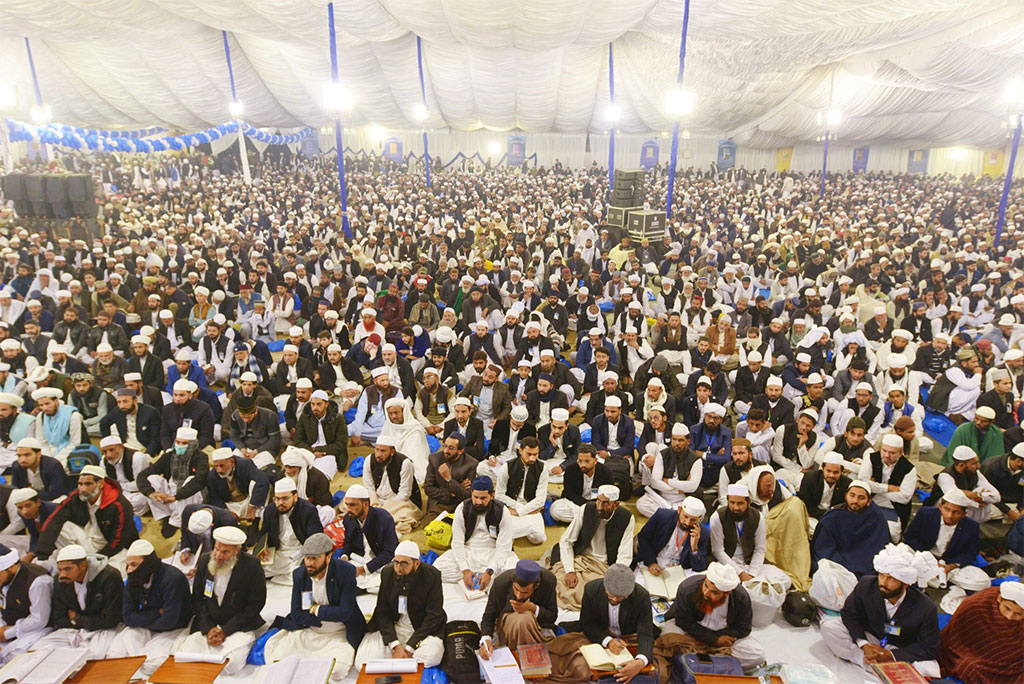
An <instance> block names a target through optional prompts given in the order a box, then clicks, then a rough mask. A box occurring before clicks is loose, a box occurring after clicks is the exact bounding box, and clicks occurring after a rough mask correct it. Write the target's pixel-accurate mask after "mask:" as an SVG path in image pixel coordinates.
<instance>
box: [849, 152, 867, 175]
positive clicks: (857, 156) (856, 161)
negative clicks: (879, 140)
mask: <svg viewBox="0 0 1024 684" xmlns="http://www.w3.org/2000/svg"><path fill="white" fill-rule="evenodd" d="M870 151H871V148H870V147H855V148H853V172H854V173H865V172H867V170H868V153H869V152H870Z"/></svg>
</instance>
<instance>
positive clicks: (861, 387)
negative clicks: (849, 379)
mask: <svg viewBox="0 0 1024 684" xmlns="http://www.w3.org/2000/svg"><path fill="white" fill-rule="evenodd" d="M855 391H857V392H861V391H864V392H871V393H874V391H875V388H874V387H872V386H871V383H870V382H858V383H857V389H856V390H855Z"/></svg>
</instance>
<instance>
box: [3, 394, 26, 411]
mask: <svg viewBox="0 0 1024 684" xmlns="http://www.w3.org/2000/svg"><path fill="white" fill-rule="evenodd" d="M0 404H6V405H8V406H12V407H14V408H16V409H17V408H21V407H22V406H24V405H25V400H24V399H22V398H21V397H19V396H18V395H17V394H11V393H10V392H0Z"/></svg>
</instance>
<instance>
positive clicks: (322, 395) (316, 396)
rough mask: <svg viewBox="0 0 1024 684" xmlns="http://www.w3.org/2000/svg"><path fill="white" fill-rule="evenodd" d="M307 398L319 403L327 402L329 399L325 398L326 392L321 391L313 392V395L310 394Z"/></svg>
mask: <svg viewBox="0 0 1024 684" xmlns="http://www.w3.org/2000/svg"><path fill="white" fill-rule="evenodd" d="M309 398H310V399H319V400H321V401H327V400H329V399H330V397H328V396H327V392H324V391H323V390H322V389H320V390H317V391H315V392H313V394H311V395H310V396H309Z"/></svg>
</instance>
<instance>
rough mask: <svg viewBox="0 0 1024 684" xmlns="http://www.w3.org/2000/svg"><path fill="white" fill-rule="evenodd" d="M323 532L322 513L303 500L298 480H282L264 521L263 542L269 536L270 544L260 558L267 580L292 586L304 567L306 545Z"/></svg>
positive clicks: (286, 478)
mask: <svg viewBox="0 0 1024 684" xmlns="http://www.w3.org/2000/svg"><path fill="white" fill-rule="evenodd" d="M323 531H324V526H323V525H321V524H320V513H319V511H317V508H316V506H314V505H313V504H311V503H310V502H309V501H307V500H305V499H302V498H299V493H298V490H297V488H296V484H295V480H293V479H291V478H290V477H282V478H281V479H280V480H278V481H277V482H275V483H274V501H273V503H270V504H267V507H266V508H265V509H264V510H263V516H262V518H261V519H260V539H261V540H262V539H263V537H264V536H265V537H266V542H267V543H266V547H265V548H264V549H262V551H261V553H260V556H259V558H260V563H262V564H263V571H264V572H265V573H266V575H267V579H268V580H270V581H271V582H274V583H275V584H284V585H288V584H291V581H292V573H293V572H295V570H296V568H298V567H299V565H301V564H302V553H301V550H302V544H303V542H305V541H306V540H307V539H309V537H310V536H312V535H314V534H316V533H317V532H323ZM254 553H255V551H254Z"/></svg>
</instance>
